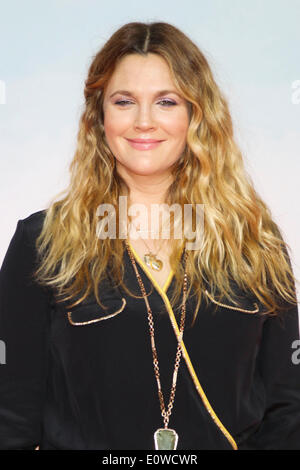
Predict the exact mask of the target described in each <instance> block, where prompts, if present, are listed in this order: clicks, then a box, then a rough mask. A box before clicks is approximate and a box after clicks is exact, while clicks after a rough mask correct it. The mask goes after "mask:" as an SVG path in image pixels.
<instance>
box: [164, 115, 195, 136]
mask: <svg viewBox="0 0 300 470" xmlns="http://www.w3.org/2000/svg"><path fill="white" fill-rule="evenodd" d="M188 126H189V121H188V116H187V114H186V113H178V115H177V116H176V118H174V116H173V117H172V116H170V117H166V119H165V120H164V127H165V129H166V130H168V132H169V133H170V134H172V135H173V136H174V137H178V139H182V138H184V137H185V136H186V134H187V130H188Z"/></svg>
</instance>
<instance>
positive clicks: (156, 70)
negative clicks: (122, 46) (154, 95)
mask: <svg viewBox="0 0 300 470" xmlns="http://www.w3.org/2000/svg"><path fill="white" fill-rule="evenodd" d="M125 85H127V86H128V87H130V88H131V89H134V90H137V89H139V88H141V91H143V88H144V87H145V86H147V89H153V90H154V91H155V90H156V88H158V87H162V86H163V87H166V86H169V87H171V88H175V85H174V82H173V80H172V76H171V73H170V70H169V66H168V64H167V62H166V61H165V60H164V59H163V58H162V57H160V56H159V55H157V54H153V53H150V54H147V56H142V55H140V54H130V55H128V56H126V57H123V58H122V59H121V60H120V62H119V63H118V65H117V66H116V68H115V70H114V73H113V74H112V76H111V78H110V80H109V82H108V86H107V89H109V91H113V88H115V87H119V86H122V87H124V86H125Z"/></svg>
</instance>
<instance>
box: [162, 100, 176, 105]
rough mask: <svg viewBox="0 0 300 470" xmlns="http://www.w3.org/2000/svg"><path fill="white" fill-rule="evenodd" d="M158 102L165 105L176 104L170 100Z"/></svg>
mask: <svg viewBox="0 0 300 470" xmlns="http://www.w3.org/2000/svg"><path fill="white" fill-rule="evenodd" d="M159 103H165V106H175V105H176V104H177V103H175V101H170V100H160V101H159Z"/></svg>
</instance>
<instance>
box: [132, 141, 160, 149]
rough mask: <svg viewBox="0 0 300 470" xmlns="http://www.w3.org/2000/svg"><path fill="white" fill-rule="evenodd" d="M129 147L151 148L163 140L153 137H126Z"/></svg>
mask: <svg viewBox="0 0 300 470" xmlns="http://www.w3.org/2000/svg"><path fill="white" fill-rule="evenodd" d="M126 140H127V142H128V143H129V144H130V145H131V147H133V148H135V149H137V150H151V149H153V148H156V147H158V145H159V144H161V143H162V142H163V140H154V139H126Z"/></svg>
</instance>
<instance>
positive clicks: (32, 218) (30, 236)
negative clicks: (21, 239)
mask: <svg viewBox="0 0 300 470" xmlns="http://www.w3.org/2000/svg"><path fill="white" fill-rule="evenodd" d="M46 213H47V210H46V209H42V210H40V211H37V212H33V213H32V214H30V215H29V216H27V217H25V218H24V219H20V220H19V222H18V223H19V224H21V225H22V228H23V230H24V233H25V235H26V239H27V241H28V242H29V243H30V242H33V243H34V241H35V240H36V238H37V237H38V235H39V234H40V232H41V230H42V228H43V223H44V219H45V216H46Z"/></svg>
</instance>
